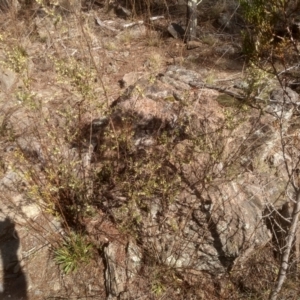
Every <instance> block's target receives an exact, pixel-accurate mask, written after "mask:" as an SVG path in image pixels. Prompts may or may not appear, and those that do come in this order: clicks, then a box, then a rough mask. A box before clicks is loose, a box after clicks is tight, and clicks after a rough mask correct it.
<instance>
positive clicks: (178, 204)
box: [93, 66, 298, 297]
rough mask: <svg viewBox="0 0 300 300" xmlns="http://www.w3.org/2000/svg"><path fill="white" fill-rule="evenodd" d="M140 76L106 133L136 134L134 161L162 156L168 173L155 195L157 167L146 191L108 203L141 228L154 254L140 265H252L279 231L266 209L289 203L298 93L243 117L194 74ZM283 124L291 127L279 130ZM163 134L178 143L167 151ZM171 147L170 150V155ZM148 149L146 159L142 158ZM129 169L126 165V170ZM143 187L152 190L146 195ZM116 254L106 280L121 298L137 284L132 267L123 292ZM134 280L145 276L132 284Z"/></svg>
mask: <svg viewBox="0 0 300 300" xmlns="http://www.w3.org/2000/svg"><path fill="white" fill-rule="evenodd" d="M139 77H140V79H138V80H137V81H136V82H135V83H134V84H131V85H129V87H128V88H127V90H126V92H125V93H124V95H123V96H121V97H120V98H119V99H118V100H116V101H115V102H114V103H113V105H112V114H111V115H110V116H108V117H107V120H108V121H107V122H106V124H107V125H105V126H108V124H109V123H112V124H113V127H114V128H115V129H116V128H117V127H118V128H124V127H125V125H126V126H127V128H128V127H129V128H130V134H129V135H128V136H129V137H130V139H129V141H130V143H131V145H132V148H131V150H130V151H131V152H130V157H131V159H132V160H133V161H134V162H135V163H136V164H138V162H139V161H143V162H144V163H145V164H148V161H147V159H153V158H154V159H156V160H157V164H158V165H157V166H156V168H157V170H162V169H163V170H164V172H166V173H167V174H168V175H167V176H165V177H164V176H162V177H160V178H159V183H152V185H151V188H152V190H151V188H150V186H147V182H149V177H147V170H146V171H143V172H144V173H143V174H139V175H137V174H135V175H132V176H135V180H136V181H139V180H140V181H144V184H135V182H132V183H131V184H133V185H134V186H135V187H134V188H133V189H130V191H131V194H130V193H128V188H124V185H122V184H120V185H119V186H118V188H117V189H111V190H110V192H109V194H110V199H111V201H104V202H103V205H104V207H105V209H106V210H107V211H109V212H110V214H111V215H112V216H113V218H114V219H115V220H116V221H117V222H118V223H121V224H124V226H125V224H126V226H128V222H131V230H133V232H134V235H135V236H137V240H138V241H139V244H141V245H143V248H142V249H143V250H144V249H147V251H143V250H142V249H140V250H139V252H140V253H141V257H142V258H139V260H140V259H143V261H147V260H155V261H156V263H157V264H161V265H165V266H168V267H170V268H174V269H176V270H179V271H180V270H194V271H196V272H201V271H206V272H209V273H211V274H214V275H220V274H222V273H225V272H226V271H228V270H231V269H232V268H235V267H236V266H237V265H241V264H243V263H244V262H246V261H247V259H248V258H249V257H250V256H251V255H252V254H253V253H255V251H256V249H259V248H262V247H263V246H264V245H266V243H268V242H269V241H270V240H271V238H272V234H274V233H272V232H271V231H270V230H269V229H268V228H267V225H266V217H265V216H264V211H265V209H266V207H273V208H274V209H276V210H277V209H280V208H281V207H282V205H284V204H285V203H286V201H287V200H286V197H285V196H284V191H285V190H286V182H287V178H288V174H287V171H286V165H285V162H288V164H292V158H291V157H290V156H289V155H288V154H286V153H285V154H283V152H282V147H281V146H282V144H281V143H282V139H283V136H282V135H286V133H287V131H288V130H289V128H290V124H291V120H292V119H293V111H294V109H295V107H297V105H298V94H297V93H295V92H294V91H292V90H289V89H288V90H286V91H285V92H280V91H275V90H274V91H272V93H271V94H270V100H269V102H268V104H267V105H265V106H264V107H263V108H262V110H258V109H250V108H248V109H246V110H243V109H242V108H241V109H238V110H237V109H236V108H224V107H221V106H220V105H219V104H218V103H217V96H218V94H219V93H218V92H216V91H213V90H211V89H210V90H208V89H205V88H202V89H201V88H200V89H195V88H194V86H201V85H199V83H201V82H202V78H201V75H200V74H198V73H196V72H194V71H190V70H186V69H184V68H182V67H177V66H172V67H170V68H169V69H168V70H167V71H166V72H165V73H164V74H159V75H158V76H156V77H155V78H150V79H149V76H148V75H145V76H144V77H142V78H141V76H139ZM275 102H276V103H275ZM279 108H280V109H279ZM261 111H263V115H262V114H261ZM234 114H236V115H235V116H234ZM279 121H280V122H281V125H282V126H281V127H277V126H276V124H277V122H279ZM105 126H104V127H105ZM104 127H103V128H104ZM103 128H102V130H104V129H103ZM93 134H94V135H95V136H96V135H97V134H99V131H97V130H95V132H93ZM162 136H163V137H165V136H169V138H168V140H167V144H162V141H161V138H162ZM163 147H168V151H167V153H166V152H165V151H164V150H163ZM140 149H143V152H142V158H139V159H136V158H135V155H138V153H140V152H139V151H140ZM162 157H164V159H161V158H162ZM146 161H147V162H146ZM148 166H150V165H149V164H148ZM129 168H130V167H128V166H127V167H126V166H124V169H122V172H126V171H128V169H129ZM146 168H147V167H146ZM150 173H151V175H152V176H160V175H159V174H161V173H160V172H149V174H148V175H149V176H150ZM145 174H146V175H145ZM115 176H116V178H117V177H118V175H115ZM120 178H121V177H120ZM122 178H123V180H125V179H124V178H125V177H122ZM164 180H166V182H167V181H168V180H169V185H168V184H167V183H166V182H164ZM145 182H146V183H145ZM159 185H160V187H161V186H163V188H161V189H160V187H159ZM145 186H147V187H145ZM141 187H143V188H145V190H146V189H148V188H149V189H150V191H149V190H148V192H145V190H142V189H141V190H138V189H139V188H141ZM168 189H174V193H173V194H172V196H170V197H169V198H167V197H165V196H164V193H163V192H162V191H165V193H167V190H168ZM155 190H159V192H158V193H156V191H155ZM106 192H107V191H106ZM168 192H169V193H170V190H168ZM106 196H107V194H106ZM132 222H133V223H132ZM111 247H118V246H116V245H109V246H108V247H107V250H105V251H106V252H105V253H106V254H105V259H106V261H107V276H106V280H107V284H108V285H107V286H108V293H109V294H110V295H112V296H114V297H117V296H118V294H119V295H120V293H121V291H124V290H130V283H129V282H128V281H126V280H125V279H124V278H123V277H126V272H125V271H124V270H123V271H122V274H123V275H122V276H121V277H122V278H123V279H122V280H120V281H118V280H117V281H118V282H119V285H118V288H116V287H115V285H116V282H115V281H116V279H115V278H116V275H114V276H111V275H109V274H118V272H121V270H119V271H118V268H119V269H120V268H122V269H126V267H125V266H124V265H123V266H122V264H117V265H112V264H111V263H110V262H109V260H111V256H112V257H114V255H113V253H111V251H108V250H109V249H111ZM135 247H138V246H137V245H135ZM123 250H124V247H123ZM114 252H118V250H117V249H115V250H114ZM108 253H110V255H108ZM127 255H128V257H129V259H130V257H131V259H132V260H134V258H133V256H131V255H130V253H129V252H127ZM109 257H110V258H109ZM125 257H126V255H124V257H123V258H124V259H123V263H125V261H126V258H125ZM127 259H128V258H127ZM112 268H113V269H114V270H113V271H112V270H111V269H112ZM134 273H135V274H138V271H135V272H133V273H132V275H131V277H130V278H132V276H134ZM112 278H113V279H112ZM127 279H128V277H127ZM125 281H126V284H125ZM121 283H122V284H121Z"/></svg>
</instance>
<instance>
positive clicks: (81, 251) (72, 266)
mask: <svg viewBox="0 0 300 300" xmlns="http://www.w3.org/2000/svg"><path fill="white" fill-rule="evenodd" d="M91 258H92V244H91V243H89V242H88V241H87V240H86V238H85V237H84V236H83V235H82V234H79V233H78V234H76V233H71V234H70V236H69V237H67V238H66V239H65V240H64V242H63V244H62V245H61V246H59V247H58V248H57V249H56V250H55V251H54V260H55V261H56V263H57V264H58V265H61V267H62V269H63V271H64V272H65V273H66V274H68V273H70V272H75V271H76V270H77V269H78V267H79V265H81V264H88V263H89V262H90V260H91Z"/></svg>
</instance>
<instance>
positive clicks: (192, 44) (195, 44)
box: [186, 41, 202, 50]
mask: <svg viewBox="0 0 300 300" xmlns="http://www.w3.org/2000/svg"><path fill="white" fill-rule="evenodd" d="M186 46H187V49H189V50H191V49H195V48H199V47H201V46H202V43H201V42H197V41H188V42H187V43H186Z"/></svg>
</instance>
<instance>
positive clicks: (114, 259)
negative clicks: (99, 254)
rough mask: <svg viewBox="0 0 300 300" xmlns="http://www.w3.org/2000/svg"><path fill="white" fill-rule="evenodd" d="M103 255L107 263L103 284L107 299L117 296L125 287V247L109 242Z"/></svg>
mask: <svg viewBox="0 0 300 300" xmlns="http://www.w3.org/2000/svg"><path fill="white" fill-rule="evenodd" d="M104 257H105V261H106V264H107V268H106V270H105V284H106V290H107V293H108V295H109V299H114V297H118V296H119V294H120V293H122V292H123V291H125V288H126V281H127V276H126V254H125V247H124V246H123V245H122V244H120V243H118V242H113V243H109V244H108V246H107V247H105V248H104Z"/></svg>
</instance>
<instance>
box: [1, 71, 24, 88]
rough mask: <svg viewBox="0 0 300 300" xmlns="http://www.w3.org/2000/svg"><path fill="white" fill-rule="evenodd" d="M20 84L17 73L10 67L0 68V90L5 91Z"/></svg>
mask: <svg viewBox="0 0 300 300" xmlns="http://www.w3.org/2000/svg"><path fill="white" fill-rule="evenodd" d="M19 86H22V84H21V81H20V79H19V77H18V75H17V74H16V73H15V72H14V71H12V70H10V69H2V68H0V90H2V91H4V92H7V91H9V90H10V89H12V88H18V87H19Z"/></svg>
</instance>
